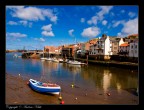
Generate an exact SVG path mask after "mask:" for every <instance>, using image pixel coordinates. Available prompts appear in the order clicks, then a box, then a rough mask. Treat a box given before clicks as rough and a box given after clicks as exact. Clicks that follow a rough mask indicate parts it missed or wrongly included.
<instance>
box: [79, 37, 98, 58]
mask: <svg viewBox="0 0 144 110" xmlns="http://www.w3.org/2000/svg"><path fill="white" fill-rule="evenodd" d="M97 40H98V38H95V39H91V40H89V41H88V42H85V43H82V44H81V55H82V56H84V55H85V54H86V53H88V52H89V50H90V46H91V45H93V44H95V43H96V42H97Z"/></svg>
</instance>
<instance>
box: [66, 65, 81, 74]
mask: <svg viewBox="0 0 144 110" xmlns="http://www.w3.org/2000/svg"><path fill="white" fill-rule="evenodd" d="M67 67H68V70H69V71H71V72H72V73H74V74H77V73H81V65H71V64H68V65H67Z"/></svg>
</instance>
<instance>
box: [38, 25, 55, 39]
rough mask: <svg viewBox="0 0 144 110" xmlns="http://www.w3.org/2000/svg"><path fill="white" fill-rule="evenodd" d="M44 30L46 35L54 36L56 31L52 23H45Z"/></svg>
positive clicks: (43, 32) (43, 33)
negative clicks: (53, 29)
mask: <svg viewBox="0 0 144 110" xmlns="http://www.w3.org/2000/svg"><path fill="white" fill-rule="evenodd" d="M41 29H42V30H43V31H42V33H41V34H42V35H44V36H54V33H53V31H52V24H49V25H45V26H43V27H42V28H41Z"/></svg>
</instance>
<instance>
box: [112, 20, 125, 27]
mask: <svg viewBox="0 0 144 110" xmlns="http://www.w3.org/2000/svg"><path fill="white" fill-rule="evenodd" d="M112 22H113V23H114V24H113V27H117V26H118V25H120V24H122V25H124V23H125V21H124V20H120V21H112Z"/></svg>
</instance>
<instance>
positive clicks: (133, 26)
mask: <svg viewBox="0 0 144 110" xmlns="http://www.w3.org/2000/svg"><path fill="white" fill-rule="evenodd" d="M137 33H138V18H135V19H133V20H129V21H127V22H125V23H124V24H123V28H122V30H121V32H119V33H118V35H121V36H128V35H130V34H137Z"/></svg>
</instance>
